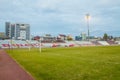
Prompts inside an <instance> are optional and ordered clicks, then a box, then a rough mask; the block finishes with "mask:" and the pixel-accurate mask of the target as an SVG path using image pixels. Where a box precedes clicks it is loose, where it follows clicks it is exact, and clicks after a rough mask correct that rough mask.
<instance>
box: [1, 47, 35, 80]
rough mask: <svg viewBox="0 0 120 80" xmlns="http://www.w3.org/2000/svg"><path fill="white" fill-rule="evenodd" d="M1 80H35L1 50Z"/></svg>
mask: <svg viewBox="0 0 120 80" xmlns="http://www.w3.org/2000/svg"><path fill="white" fill-rule="evenodd" d="M0 80H34V79H33V78H32V76H31V75H30V74H28V73H27V72H26V71H25V70H24V69H22V68H21V67H20V66H19V65H18V64H17V63H16V62H15V61H14V60H13V59H12V58H11V57H10V56H9V55H8V54H6V52H5V51H4V50H3V49H0Z"/></svg>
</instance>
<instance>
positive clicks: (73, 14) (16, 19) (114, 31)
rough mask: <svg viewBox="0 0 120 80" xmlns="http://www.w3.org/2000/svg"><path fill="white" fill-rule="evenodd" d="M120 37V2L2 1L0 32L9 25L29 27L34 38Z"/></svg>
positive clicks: (74, 0)
mask: <svg viewBox="0 0 120 80" xmlns="http://www.w3.org/2000/svg"><path fill="white" fill-rule="evenodd" d="M88 13H89V15H90V17H91V18H90V21H89V29H90V36H103V34H104V33H107V34H108V35H112V36H120V0H0V32H4V31H5V22H11V23H26V24H30V26H31V35H44V34H52V35H58V34H65V35H74V36H77V35H80V34H81V33H86V34H87V30H88V28H87V21H86V19H85V15H86V14H88Z"/></svg>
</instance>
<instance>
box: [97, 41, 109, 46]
mask: <svg viewBox="0 0 120 80" xmlns="http://www.w3.org/2000/svg"><path fill="white" fill-rule="evenodd" d="M98 43H100V44H101V45H103V46H108V45H109V43H108V42H107V41H98Z"/></svg>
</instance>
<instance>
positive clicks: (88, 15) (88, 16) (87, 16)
mask: <svg viewBox="0 0 120 80" xmlns="http://www.w3.org/2000/svg"><path fill="white" fill-rule="evenodd" d="M85 18H86V20H87V28H88V41H89V39H90V32H89V20H90V14H86V16H85Z"/></svg>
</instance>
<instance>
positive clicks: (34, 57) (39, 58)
mask: <svg viewBox="0 0 120 80" xmlns="http://www.w3.org/2000/svg"><path fill="white" fill-rule="evenodd" d="M6 51H7V53H8V54H9V55H10V56H11V57H13V58H14V59H15V60H16V61H17V62H18V63H19V64H20V65H21V66H22V67H24V69H25V70H26V71H28V72H29V73H30V74H31V75H32V76H33V77H34V78H35V79H36V80H120V46H99V47H74V48H43V49H42V52H41V53H40V52H39V49H31V50H30V51H29V49H11V50H6Z"/></svg>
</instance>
